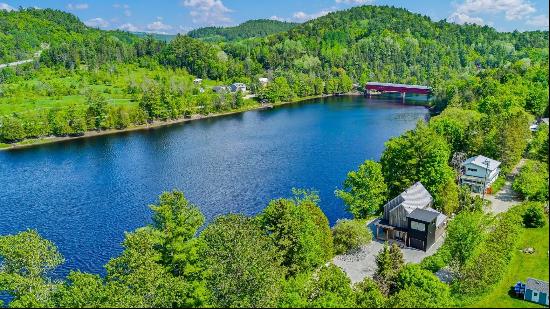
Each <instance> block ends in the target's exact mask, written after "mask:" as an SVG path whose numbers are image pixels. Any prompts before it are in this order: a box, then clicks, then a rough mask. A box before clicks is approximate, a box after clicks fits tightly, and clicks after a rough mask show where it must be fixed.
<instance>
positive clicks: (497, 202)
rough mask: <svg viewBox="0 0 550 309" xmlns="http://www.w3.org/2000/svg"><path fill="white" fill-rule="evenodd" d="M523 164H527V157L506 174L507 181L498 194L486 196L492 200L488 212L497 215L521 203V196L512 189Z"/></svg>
mask: <svg viewBox="0 0 550 309" xmlns="http://www.w3.org/2000/svg"><path fill="white" fill-rule="evenodd" d="M523 165H525V159H521V161H519V163H518V164H517V165H516V167H515V168H514V169H513V170H512V173H510V175H508V176H506V183H505V184H504V186H503V187H502V189H501V190H500V191H499V192H498V193H497V194H495V195H488V196H485V197H486V198H487V200H488V201H491V206H490V207H488V208H487V209H486V210H485V211H486V212H490V213H493V214H495V215H496V214H499V213H503V212H507V211H508V210H509V209H510V208H512V207H514V206H516V205H518V204H519V203H521V199H520V197H519V196H518V194H517V193H516V192H514V190H513V189H512V182H513V181H514V178H515V177H516V175H517V174H518V173H519V171H520V170H521V168H522V167H523Z"/></svg>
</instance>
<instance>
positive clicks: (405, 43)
mask: <svg viewBox="0 0 550 309" xmlns="http://www.w3.org/2000/svg"><path fill="white" fill-rule="evenodd" d="M547 45H548V32H547V31H534V32H522V33H519V32H514V33H500V32H497V31H496V30H494V29H493V28H490V27H487V26H485V27H480V26H474V25H456V24H451V23H447V22H446V21H440V22H432V21H431V20H430V19H429V18H428V17H425V16H421V15H419V14H413V13H411V12H408V11H406V10H404V9H398V8H394V7H386V6H361V7H355V8H351V9H349V10H346V11H338V12H333V13H330V14H328V15H326V16H323V17H320V18H317V19H314V20H311V21H308V22H306V23H304V24H301V25H298V26H296V27H294V28H292V29H291V30H289V31H287V32H285V33H280V34H275V35H271V36H268V37H266V38H259V39H254V40H245V41H237V42H234V43H227V44H224V45H223V48H224V50H225V51H226V52H227V53H228V54H230V55H232V56H233V57H235V58H238V59H241V60H243V61H244V60H247V59H250V60H251V61H254V62H258V63H260V64H261V66H262V67H263V68H264V69H268V70H269V69H270V70H275V71H276V70H285V71H289V70H290V71H294V72H303V73H315V74H318V75H319V76H320V77H322V78H325V76H330V75H331V72H332V70H333V68H342V69H344V70H345V71H346V72H347V74H349V75H350V77H351V78H352V79H353V80H355V81H357V82H360V83H361V84H363V83H365V82H367V81H384V82H399V83H410V84H426V85H431V86H437V85H439V84H442V83H443V84H444V83H445V81H446V79H447V78H448V75H449V74H452V73H456V72H473V71H475V70H477V69H478V68H481V69H485V68H495V67H500V66H503V65H504V64H506V63H508V62H515V61H517V60H519V59H522V58H532V59H533V60H535V58H536V59H537V60H540V59H546V60H547V59H548V52H547Z"/></svg>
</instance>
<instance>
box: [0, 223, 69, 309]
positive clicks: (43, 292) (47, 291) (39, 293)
mask: <svg viewBox="0 0 550 309" xmlns="http://www.w3.org/2000/svg"><path fill="white" fill-rule="evenodd" d="M62 263H63V257H62V256H61V254H60V253H59V252H58V250H57V247H56V246H55V245H54V244H53V243H52V242H50V241H48V240H46V239H43V238H42V237H41V236H40V235H39V234H38V232H37V231H35V230H27V231H24V232H21V233H19V234H17V235H7V236H0V291H4V292H7V293H8V294H9V295H10V296H11V297H13V299H12V300H11V302H10V306H11V307H54V305H53V304H52V302H51V293H52V291H54V290H55V287H56V285H57V284H56V283H55V282H52V281H51V280H50V278H49V277H48V275H49V272H50V271H52V270H54V269H55V268H57V267H58V266H59V265H61V264H62Z"/></svg>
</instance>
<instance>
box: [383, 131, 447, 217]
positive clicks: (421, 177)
mask: <svg viewBox="0 0 550 309" xmlns="http://www.w3.org/2000/svg"><path fill="white" fill-rule="evenodd" d="M449 159H450V148H449V145H448V144H447V142H446V141H445V140H444V139H443V138H442V137H441V136H439V135H437V134H436V133H435V132H433V130H431V129H430V128H428V127H427V126H426V125H425V124H424V122H422V121H420V122H419V123H418V124H417V127H416V129H415V130H412V131H408V132H406V133H405V134H404V135H402V136H400V137H396V138H392V139H391V140H389V141H388V142H386V149H385V150H384V153H383V154H382V159H381V161H380V163H381V164H382V173H383V175H384V179H385V180H386V184H387V185H388V188H389V193H390V196H397V195H399V194H400V193H401V192H402V191H404V190H405V189H407V188H408V187H410V186H411V185H412V184H414V183H415V182H417V181H420V182H422V184H423V185H424V186H425V187H426V189H427V190H428V191H429V192H430V193H431V194H432V196H434V198H435V200H436V201H442V199H440V198H439V196H438V195H439V193H440V192H441V191H440V189H441V188H442V187H443V186H445V184H447V183H448V181H452V180H453V179H454V175H453V170H452V168H451V167H449V165H448V164H447V162H448V160H449ZM436 206H438V208H441V207H442V205H436Z"/></svg>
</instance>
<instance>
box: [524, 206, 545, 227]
mask: <svg viewBox="0 0 550 309" xmlns="http://www.w3.org/2000/svg"><path fill="white" fill-rule="evenodd" d="M523 225H525V227H527V228H539V227H543V226H545V225H546V220H545V218H544V211H543V210H542V208H541V207H538V206H537V205H531V206H529V208H527V210H526V211H525V213H524V214H523Z"/></svg>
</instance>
